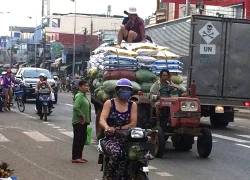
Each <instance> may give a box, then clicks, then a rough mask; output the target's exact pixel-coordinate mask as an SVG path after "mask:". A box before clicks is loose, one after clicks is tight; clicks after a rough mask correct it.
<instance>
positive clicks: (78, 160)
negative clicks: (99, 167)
mask: <svg viewBox="0 0 250 180" xmlns="http://www.w3.org/2000/svg"><path fill="white" fill-rule="evenodd" d="M71 162H72V163H85V162H86V161H83V160H82V159H75V160H73V159H72V160H71Z"/></svg>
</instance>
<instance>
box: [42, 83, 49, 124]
mask: <svg viewBox="0 0 250 180" xmlns="http://www.w3.org/2000/svg"><path fill="white" fill-rule="evenodd" d="M39 100H40V101H41V105H42V111H41V112H40V113H39V116H40V119H41V120H42V119H43V117H44V121H47V116H48V115H49V114H50V108H49V103H50V101H51V96H50V90H49V89H48V88H46V86H45V83H42V84H41V88H40V90H39Z"/></svg>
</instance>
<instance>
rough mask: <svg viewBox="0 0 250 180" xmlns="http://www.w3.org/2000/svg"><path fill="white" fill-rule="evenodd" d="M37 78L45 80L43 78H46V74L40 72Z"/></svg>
mask: <svg viewBox="0 0 250 180" xmlns="http://www.w3.org/2000/svg"><path fill="white" fill-rule="evenodd" d="M39 78H40V79H41V78H43V81H45V80H46V79H47V76H46V74H44V73H41V74H40V75H39Z"/></svg>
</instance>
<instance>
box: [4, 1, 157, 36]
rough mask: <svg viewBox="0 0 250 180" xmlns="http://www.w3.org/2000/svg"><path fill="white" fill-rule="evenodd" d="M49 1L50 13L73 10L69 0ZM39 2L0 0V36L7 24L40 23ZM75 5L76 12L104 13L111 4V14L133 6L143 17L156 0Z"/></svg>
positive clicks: (153, 7)
mask: <svg viewBox="0 0 250 180" xmlns="http://www.w3.org/2000/svg"><path fill="white" fill-rule="evenodd" d="M146 1H147V2H146ZM50 3H51V6H50V10H51V13H65V14H66V13H74V11H75V6H74V3H73V2H72V1H71V0H50ZM41 4H42V0H0V22H1V25H0V36H5V35H10V32H9V26H24V27H35V26H36V24H39V23H41V11H42V10H41V8H42V6H41ZM76 5H77V7H76V12H77V13H88V14H104V13H105V14H106V12H107V7H108V5H111V15H124V14H123V11H124V10H125V9H128V8H129V7H130V6H134V7H136V8H137V13H138V15H139V16H140V17H142V18H143V19H145V18H147V17H148V16H150V15H152V13H154V12H155V10H156V0H76ZM7 12H9V13H7ZM29 17H31V18H29Z"/></svg>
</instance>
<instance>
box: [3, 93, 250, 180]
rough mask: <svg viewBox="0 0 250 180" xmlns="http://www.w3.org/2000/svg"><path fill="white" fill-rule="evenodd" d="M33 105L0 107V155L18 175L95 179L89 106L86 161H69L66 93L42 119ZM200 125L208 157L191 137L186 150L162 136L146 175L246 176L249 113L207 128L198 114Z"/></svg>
mask: <svg viewBox="0 0 250 180" xmlns="http://www.w3.org/2000/svg"><path fill="white" fill-rule="evenodd" d="M34 106H35V104H34V103H32V102H29V103H27V104H26V110H25V112H24V113H20V112H18V110H17V109H14V110H13V111H12V112H2V113H0V160H3V161H6V162H8V163H9V164H10V167H11V168H13V169H15V175H16V176H17V177H18V178H19V179H20V180H33V179H36V180H44V179H46V180H55V179H67V180H73V179H84V180H101V177H102V172H101V171H100V165H98V164H97V158H98V152H97V150H96V149H97V141H96V138H95V136H94V135H95V129H94V125H95V124H94V119H95V114H94V111H93V110H92V120H93V122H92V123H91V126H92V127H93V136H92V140H91V144H90V145H88V146H85V149H84V157H85V158H87V159H88V160H89V161H88V162H87V163H85V164H72V163H71V146H72V134H73V133H72V126H71V115H72V96H71V94H70V93H61V94H60V96H59V102H58V104H57V105H55V106H56V108H55V109H54V112H53V113H52V115H51V116H49V117H48V122H44V121H41V120H39V117H38V116H36V115H35V112H34ZM92 109H93V108H92ZM202 126H206V127H208V128H210V129H211V131H212V134H213V150H212V153H211V155H210V156H209V158H208V159H202V158H199V156H198V153H197V150H196V142H195V144H194V145H193V149H192V150H191V151H189V152H178V151H175V150H174V149H173V148H172V146H171V143H170V142H167V143H166V153H165V154H164V156H163V158H161V159H158V158H156V159H154V160H152V161H150V166H149V168H150V173H149V177H150V179H152V180H156V179H157V180H183V179H185V180H201V179H204V180H235V179H238V180H249V179H250V172H249V164H250V158H249V157H250V118H249V119H243V118H236V122H235V123H231V124H229V126H228V127H227V128H225V129H212V128H211V126H210V125H209V121H208V119H207V118H202Z"/></svg>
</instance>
